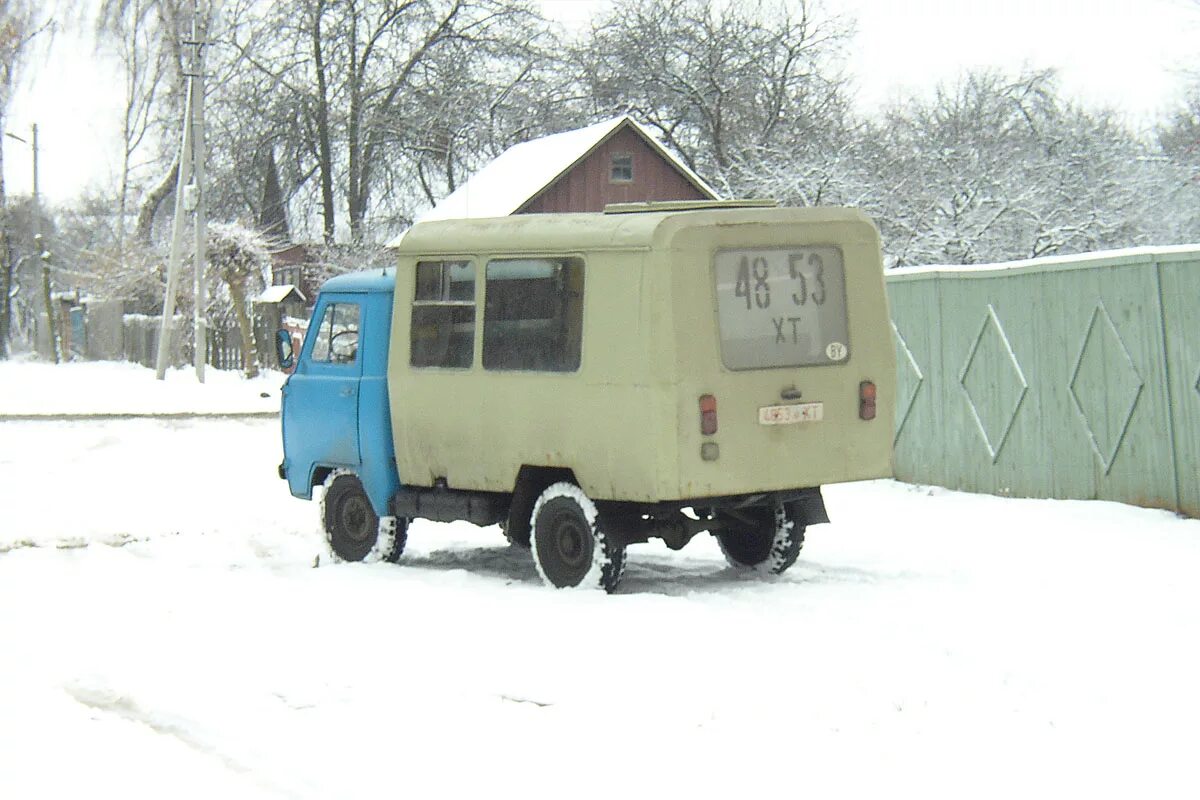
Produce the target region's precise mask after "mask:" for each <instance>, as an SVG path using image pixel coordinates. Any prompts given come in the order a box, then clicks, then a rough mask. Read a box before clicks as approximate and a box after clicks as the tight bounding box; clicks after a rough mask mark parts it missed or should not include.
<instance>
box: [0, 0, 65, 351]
mask: <svg viewBox="0 0 1200 800" xmlns="http://www.w3.org/2000/svg"><path fill="white" fill-rule="evenodd" d="M52 30H53V26H52V24H51V22H50V20H49V19H47V18H46V16H45V12H44V11H43V10H42V9H41V7H40V6H39V5H38V4H36V3H32V2H27V0H0V140H2V139H3V137H4V135H5V127H6V120H7V117H8V107H9V103H10V102H12V94H13V89H14V88H15V87H16V85H17V76H18V75H19V73H20V70H21V67H22V65H23V64H24V61H25V57H26V56H27V55H28V52H29V46H30V44H31V43H32V42H33V41H34V40H35V39H36V38H37V37H38V36H40V35H42V34H44V33H48V32H50V31H52ZM14 266H15V264H14V254H13V248H12V245H11V242H10V239H9V231H8V198H7V195H6V192H5V186H4V156H3V148H2V147H0V359H3V358H8V339H9V333H10V331H11V328H12V286H13V269H14Z"/></svg>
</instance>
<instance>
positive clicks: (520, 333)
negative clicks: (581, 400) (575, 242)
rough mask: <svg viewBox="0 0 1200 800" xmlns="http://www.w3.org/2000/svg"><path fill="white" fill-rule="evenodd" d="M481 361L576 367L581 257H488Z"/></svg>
mask: <svg viewBox="0 0 1200 800" xmlns="http://www.w3.org/2000/svg"><path fill="white" fill-rule="evenodd" d="M485 291H486V293H485V298H486V299H485V301H484V311H483V366H484V369H492V370H535V371H540V372H574V371H575V370H577V369H579V351H580V346H581V343H582V339H583V336H582V331H583V261H582V260H581V259H578V258H505V259H495V260H492V261H489V262H488V265H487V279H486V286H485Z"/></svg>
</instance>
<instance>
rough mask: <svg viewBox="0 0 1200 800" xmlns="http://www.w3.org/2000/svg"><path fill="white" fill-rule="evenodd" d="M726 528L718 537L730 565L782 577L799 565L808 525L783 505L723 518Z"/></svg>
mask: <svg viewBox="0 0 1200 800" xmlns="http://www.w3.org/2000/svg"><path fill="white" fill-rule="evenodd" d="M721 519H722V521H723V522H725V524H726V527H725V529H724V530H723V531H721V532H720V533H718V534H716V537H717V544H719V545H720V546H721V552H722V553H724V554H725V560H726V561H728V562H729V566H731V567H733V568H734V569H737V570H743V571H746V572H756V573H761V574H763V575H779V574H780V573H782V572H784V571H786V570H787V568H788V567H790V566H792V564H795V563H796V559H797V558H798V557H799V556H800V549H801V548H802V547H804V525H803V524H802V523H800V522H799V521H797V520H796V518H795V514H794V513H793V512H792V511H791V509H790V508H789V507H788V506H786V505H783V504H782V503H781V504H778V505H776V506H774V507H772V508H753V509H746V510H742V511H738V512H736V513H735V512H726V513H724V514H722V515H721Z"/></svg>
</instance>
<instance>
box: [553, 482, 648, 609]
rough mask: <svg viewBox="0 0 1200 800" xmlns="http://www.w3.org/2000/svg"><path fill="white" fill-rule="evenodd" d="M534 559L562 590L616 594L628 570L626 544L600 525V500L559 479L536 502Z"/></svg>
mask: <svg viewBox="0 0 1200 800" xmlns="http://www.w3.org/2000/svg"><path fill="white" fill-rule="evenodd" d="M530 524H531V526H532V537H531V538H532V545H533V547H532V549H533V562H534V564H535V565H536V566H537V571H538V574H539V575H541V577H542V581H543V582H544V583H546V584H548V585H550V586H554V587H556V588H559V589H566V588H574V587H581V588H589V589H603V590H604V591H606V592H612V591H614V590H615V589H616V588H617V584H618V583H619V582H620V580H621V573H622V572H624V571H625V548H624V546H622V545H620V544H618V543H616V542H615V541H613V540H612V539H610V538H609V537H608V536H607V535H606V534H605V533H604V530H603V528H602V526H601V525H600V516H599V514H598V513H597V511H596V506H595V504H594V503H593V502H592V501H591V500H589V499H588V497H587V495H585V494H584V493H583V491H582V490H581V489H580V488H579V487H578V486H576V485H575V484H573V483H566V482H561V483H555V484H552V485H551V486H550V487H549V488H547V489H546V490H545V491H543V492H542V493H541V495H540V496H539V497H538V499H537V503H535V504H534V507H533V514H532V516H531V519H530Z"/></svg>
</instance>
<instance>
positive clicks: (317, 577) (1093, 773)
mask: <svg viewBox="0 0 1200 800" xmlns="http://www.w3.org/2000/svg"><path fill="white" fill-rule="evenodd" d="M4 385H6V384H0V386H4ZM190 391H191V392H192V394H193V395H194V396H198V397H201V398H203V397H204V396H205V395H204V394H203V393H201V392H199V391H196V390H190ZM195 402H199V403H200V404H201V405H202V406H203V404H204V402H205V401H204V400H203V399H201V400H197V401H195ZM279 458H280V442H279V431H278V421H277V420H274V419H210V418H201V419H187V420H183V419H158V420H152V419H151V420H124V419H122V420H90V421H18V422H13V421H7V422H5V421H0V797H4V798H10V797H11V798H41V797H46V798H50V797H54V798H59V797H84V796H86V797H122V798H150V797H153V798H160V797H171V798H180V797H194V798H212V797H222V798H242V797H246V798H258V797H272V798H274V797H293V798H332V797H337V798H355V797H385V796H386V797H390V796H396V795H406V796H411V797H420V798H426V797H481V796H489V797H519V798H540V797H554V798H571V797H583V798H590V797H622V796H629V797H649V796H658V797H672V798H675V797H680V798H688V797H722V798H731V797H732V798H757V797H785V796H812V797H821V798H826V797H871V798H880V797H954V798H964V797H969V798H978V797H1004V798H1013V797H1096V796H1104V797H1133V796H1136V797H1154V798H1160V797H1195V796H1196V795H1197V793H1198V792H1200V776H1198V772H1197V769H1196V766H1195V764H1196V752H1197V747H1198V745H1200V681H1198V680H1197V675H1200V642H1198V638H1200V580H1197V575H1200V521H1195V520H1183V519H1178V518H1176V517H1174V516H1172V515H1170V514H1167V513H1164V512H1159V511H1147V510H1142V509H1135V508H1129V507H1124V506H1120V505H1116V504H1111V503H1084V502H1062V501H1031V500H1013V499H1001V498H993V497H980V496H972V495H966V494H959V493H954V492H948V491H944V490H938V489H928V488H923V487H913V486H907V485H903V484H899V483H894V482H888V481H884V482H875V483H868V484H854V485H845V486H835V487H829V488H828V489H827V491H826V496H827V500H828V505H829V510H830V514H831V516H832V517H833V519H834V523H833V524H832V525H825V526H818V527H815V528H813V529H812V530H811V531H810V535H809V541H808V544H807V545H806V548H805V550H804V551H803V552H802V553H801V558H800V561H799V562H798V563H797V565H796V566H795V567H794V568H793V569H792V570H791V571H790V572H788V573H787V574H786V575H784V576H782V577H780V578H778V579H775V580H769V581H761V580H758V579H746V578H743V577H741V576H739V575H736V574H734V573H733V572H731V571H729V570H727V569H726V568H725V566H724V562H723V561H722V560H721V556H720V554H719V552H718V550H717V547H716V546H715V543H713V542H712V541H711V540H709V539H707V538H700V539H697V540H696V541H695V542H693V544H692V545H690V546H689V547H688V548H687V549H686V550H684V551H682V552H680V553H673V552H670V551H668V550H666V549H665V548H663V547H661V546H657V545H643V546H637V547H633V548H631V549H630V556H629V567H628V570H627V572H626V578H625V580H624V582H623V583H622V586H621V589H620V591H619V593H618V594H616V595H613V596H606V595H603V594H601V593H589V592H569V591H568V592H563V591H553V590H550V589H546V588H544V587H542V586H541V585H540V583H539V582H538V580H537V576H536V573H535V571H534V568H533V565H532V562H531V560H530V559H529V557H528V554H527V553H525V552H522V551H520V550H514V549H510V548H508V547H507V546H506V545H505V543H504V539H503V537H502V535H501V534H500V532H499V531H498V530H497V529H496V528H490V529H478V528H475V527H473V526H470V525H467V524H455V525H442V524H434V523H424V522H418V523H416V524H414V525H413V527H412V529H411V532H410V538H409V549H408V552H407V553H406V555H405V557H404V558H403V559H402V561H401V563H400V564H398V565H388V564H376V565H360V564H337V565H334V564H330V563H329V562H328V561H327V560H326V559H325V558H324V557H323V556H321V553H322V541H321V538H320V536H319V534H318V533H317V527H316V515H317V505H316V504H315V503H306V502H303V501H300V500H296V499H294V498H292V497H290V496H289V495H288V493H287V489H286V486H285V484H284V483H283V481H280V480H279V479H278V478H277V477H276V475H275V466H276V464H277V463H278V461H279ZM314 566H316V568H314Z"/></svg>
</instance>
